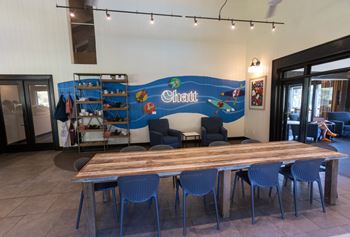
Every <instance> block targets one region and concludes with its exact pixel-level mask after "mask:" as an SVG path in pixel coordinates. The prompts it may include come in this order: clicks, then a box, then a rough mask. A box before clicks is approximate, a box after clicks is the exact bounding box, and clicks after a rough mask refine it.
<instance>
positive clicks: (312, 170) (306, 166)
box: [292, 159, 324, 182]
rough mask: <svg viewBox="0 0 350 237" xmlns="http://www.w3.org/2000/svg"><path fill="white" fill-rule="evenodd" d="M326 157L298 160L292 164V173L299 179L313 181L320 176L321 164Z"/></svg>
mask: <svg viewBox="0 0 350 237" xmlns="http://www.w3.org/2000/svg"><path fill="white" fill-rule="evenodd" d="M323 161H324V159H316V160H298V161H295V163H294V164H293V165H292V175H293V177H294V178H296V179H297V180H299V181H305V182H312V181H315V180H317V179H319V177H320V174H319V172H320V165H321V164H322V162H323Z"/></svg>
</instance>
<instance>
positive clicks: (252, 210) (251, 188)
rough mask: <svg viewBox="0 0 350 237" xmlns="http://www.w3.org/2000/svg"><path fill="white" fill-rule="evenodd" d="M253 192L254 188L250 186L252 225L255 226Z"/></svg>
mask: <svg viewBox="0 0 350 237" xmlns="http://www.w3.org/2000/svg"><path fill="white" fill-rule="evenodd" d="M254 190H255V187H254V185H251V186H250V193H251V194H250V195H251V201H252V203H251V205H252V206H251V212H252V224H255V208H254V196H255V195H254Z"/></svg>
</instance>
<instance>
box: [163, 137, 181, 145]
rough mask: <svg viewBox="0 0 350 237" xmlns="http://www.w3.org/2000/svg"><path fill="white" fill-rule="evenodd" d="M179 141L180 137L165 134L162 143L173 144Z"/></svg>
mask: <svg viewBox="0 0 350 237" xmlns="http://www.w3.org/2000/svg"><path fill="white" fill-rule="evenodd" d="M178 141H179V139H178V138H177V137H175V136H164V137H163V143H162V144H166V145H172V144H176V143H178Z"/></svg>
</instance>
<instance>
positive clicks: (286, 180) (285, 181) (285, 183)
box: [283, 177, 288, 187]
mask: <svg viewBox="0 0 350 237" xmlns="http://www.w3.org/2000/svg"><path fill="white" fill-rule="evenodd" d="M287 182H288V178H286V177H284V185H283V186H284V187H287Z"/></svg>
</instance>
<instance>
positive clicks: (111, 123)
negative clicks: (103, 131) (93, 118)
mask: <svg viewBox="0 0 350 237" xmlns="http://www.w3.org/2000/svg"><path fill="white" fill-rule="evenodd" d="M104 123H105V124H107V125H117V124H120V125H122V124H128V123H129V122H128V121H123V122H112V121H105V122H104Z"/></svg>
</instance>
